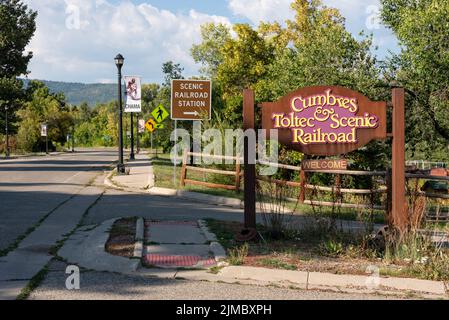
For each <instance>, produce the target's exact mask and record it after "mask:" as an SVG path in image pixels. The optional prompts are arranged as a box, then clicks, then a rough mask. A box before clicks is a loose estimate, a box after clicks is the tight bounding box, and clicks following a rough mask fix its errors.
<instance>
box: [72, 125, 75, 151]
mask: <svg viewBox="0 0 449 320" xmlns="http://www.w3.org/2000/svg"><path fill="white" fill-rule="evenodd" d="M72 152H75V125H74V126H73V127H72Z"/></svg>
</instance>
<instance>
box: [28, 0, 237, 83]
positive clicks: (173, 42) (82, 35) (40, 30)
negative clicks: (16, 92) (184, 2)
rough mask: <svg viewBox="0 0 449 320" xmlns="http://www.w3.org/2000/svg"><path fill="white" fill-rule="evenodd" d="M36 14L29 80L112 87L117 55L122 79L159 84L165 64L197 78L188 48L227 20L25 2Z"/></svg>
mask: <svg viewBox="0 0 449 320" xmlns="http://www.w3.org/2000/svg"><path fill="white" fill-rule="evenodd" d="M25 2H26V3H28V5H29V6H30V7H31V8H32V9H34V10H37V11H38V20H37V31H36V34H35V36H34V38H33V40H32V42H31V44H30V45H29V48H28V49H29V50H31V51H33V52H34V57H33V59H32V62H31V64H30V66H29V69H30V70H31V75H30V78H38V79H48V80H64V81H79V82H97V81H101V82H112V81H114V79H115V77H116V76H115V74H116V67H115V65H114V62H113V58H114V57H115V55H116V54H117V53H119V52H120V53H122V54H123V56H124V57H125V66H124V69H123V72H124V73H125V74H135V75H141V76H142V77H143V78H144V80H146V81H157V82H159V81H160V79H161V78H162V74H161V73H162V72H161V66H162V63H163V62H166V61H168V60H173V61H175V62H177V63H181V64H182V65H183V66H184V67H185V73H186V75H196V74H197V69H198V66H197V65H195V63H194V61H193V59H192V58H191V57H190V52H189V50H190V47H191V46H192V44H193V43H197V42H199V41H200V40H201V37H200V26H201V25H202V24H204V23H206V22H221V23H224V24H228V25H230V22H229V19H228V18H226V17H222V16H215V15H208V14H203V13H200V12H197V11H195V10H193V9H192V10H190V11H188V13H183V14H182V13H173V12H171V11H168V10H161V9H158V8H156V7H154V6H152V5H151V4H149V3H141V4H133V3H132V2H130V1H120V2H118V3H116V2H114V3H112V2H111V1H107V0H39V1H32V0H26V1H25Z"/></svg>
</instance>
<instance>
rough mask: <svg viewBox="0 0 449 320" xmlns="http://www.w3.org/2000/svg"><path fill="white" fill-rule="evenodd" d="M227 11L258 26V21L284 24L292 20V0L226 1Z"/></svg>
mask: <svg viewBox="0 0 449 320" xmlns="http://www.w3.org/2000/svg"><path fill="white" fill-rule="evenodd" d="M228 2H229V9H230V10H231V12H232V13H233V14H234V15H236V16H241V17H245V18H247V19H249V20H250V21H251V22H252V23H253V24H255V25H258V24H259V23H260V21H266V22H273V21H278V22H281V23H282V22H284V21H285V20H286V19H291V18H293V16H294V15H293V11H292V10H291V9H290V4H291V3H292V0H228Z"/></svg>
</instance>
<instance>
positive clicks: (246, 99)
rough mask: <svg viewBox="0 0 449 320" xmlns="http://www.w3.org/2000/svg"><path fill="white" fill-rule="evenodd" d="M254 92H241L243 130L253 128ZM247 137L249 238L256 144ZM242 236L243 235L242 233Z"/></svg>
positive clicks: (253, 219) (252, 221)
mask: <svg viewBox="0 0 449 320" xmlns="http://www.w3.org/2000/svg"><path fill="white" fill-rule="evenodd" d="M254 129H255V118H254V92H253V91H252V90H249V89H247V90H245V91H244V92H243V130H254ZM251 142H254V141H250V139H248V137H245V140H244V165H245V171H244V179H245V193H244V196H245V229H246V231H248V234H247V236H248V237H249V238H251V236H250V233H253V232H251V231H253V230H255V229H256V159H252V157H251V155H255V153H256V146H255V145H254V144H252V143H251ZM242 236H244V235H242Z"/></svg>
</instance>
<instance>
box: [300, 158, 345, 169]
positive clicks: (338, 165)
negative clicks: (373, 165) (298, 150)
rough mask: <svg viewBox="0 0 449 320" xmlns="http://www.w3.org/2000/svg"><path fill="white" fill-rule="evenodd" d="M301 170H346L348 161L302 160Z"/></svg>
mask: <svg viewBox="0 0 449 320" xmlns="http://www.w3.org/2000/svg"><path fill="white" fill-rule="evenodd" d="M301 167H302V169H303V170H306V171H307V170H314V171H316V170H318V171H327V170H347V169H348V161H347V160H344V159H340V160H304V161H303V162H302V164H301Z"/></svg>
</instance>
